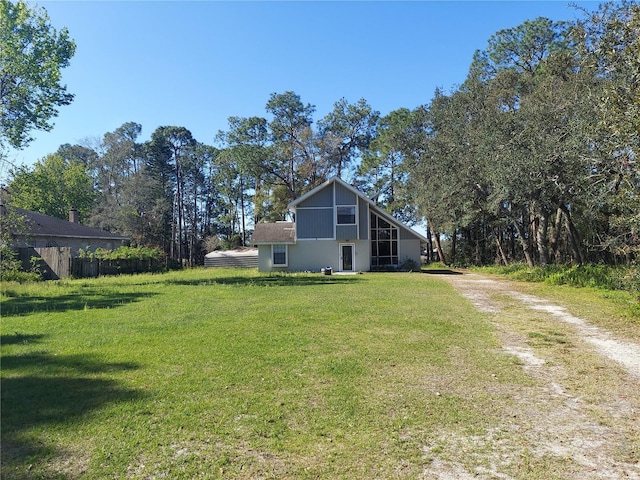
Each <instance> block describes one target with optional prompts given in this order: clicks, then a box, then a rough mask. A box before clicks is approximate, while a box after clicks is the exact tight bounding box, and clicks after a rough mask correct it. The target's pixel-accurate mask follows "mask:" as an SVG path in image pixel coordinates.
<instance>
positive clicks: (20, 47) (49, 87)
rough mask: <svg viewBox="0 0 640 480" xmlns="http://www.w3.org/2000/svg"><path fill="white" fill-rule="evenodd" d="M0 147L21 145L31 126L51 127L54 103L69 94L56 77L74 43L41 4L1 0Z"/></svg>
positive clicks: (27, 139)
mask: <svg viewBox="0 0 640 480" xmlns="http://www.w3.org/2000/svg"><path fill="white" fill-rule="evenodd" d="M0 45H2V47H1V48H0V146H3V145H4V144H5V143H7V144H8V145H11V146H12V147H14V148H22V147H25V146H26V145H28V144H29V142H30V141H31V140H33V138H32V137H31V134H30V132H31V131H32V130H45V131H48V130H51V129H52V128H53V124H52V123H51V118H52V117H55V116H57V114H58V110H57V108H58V107H59V106H61V105H68V104H70V103H71V101H72V100H73V95H72V94H70V93H68V92H67V87H66V85H62V84H61V83H60V82H61V72H60V71H61V69H62V68H64V67H66V66H68V65H69V60H70V59H71V57H72V56H73V54H74V53H75V49H76V45H75V43H74V41H73V40H71V39H70V38H69V32H68V31H67V29H66V28H63V29H62V30H60V32H58V31H56V30H55V29H54V28H53V27H52V26H51V24H50V23H49V17H48V15H47V13H46V12H45V11H44V10H43V9H35V8H30V7H29V6H28V5H27V3H25V2H23V1H21V0H19V1H18V2H16V3H12V2H10V1H8V0H0Z"/></svg>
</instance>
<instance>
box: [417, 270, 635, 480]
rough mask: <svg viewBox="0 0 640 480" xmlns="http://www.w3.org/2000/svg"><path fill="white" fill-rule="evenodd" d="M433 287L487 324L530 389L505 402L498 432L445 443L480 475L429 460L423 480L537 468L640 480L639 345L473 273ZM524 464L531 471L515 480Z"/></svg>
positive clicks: (511, 286) (446, 462)
mask: <svg viewBox="0 0 640 480" xmlns="http://www.w3.org/2000/svg"><path fill="white" fill-rule="evenodd" d="M439 278H441V279H442V280H444V281H447V282H450V283H451V284H452V285H453V287H454V288H455V289H456V290H458V291H459V293H460V294H461V295H463V296H464V297H465V298H467V299H468V300H470V301H471V302H472V303H473V305H474V306H475V307H476V309H477V310H478V311H480V312H483V313H485V314H487V315H488V316H489V318H490V321H491V322H492V324H493V325H494V327H495V330H496V334H497V338H498V341H499V343H500V345H501V348H502V349H503V351H504V352H506V353H507V354H510V355H513V356H515V357H517V359H519V364H520V366H521V368H523V369H524V371H525V372H526V374H527V375H528V376H529V377H530V378H531V380H532V382H531V385H530V386H525V387H522V388H514V390H513V391H511V392H506V394H507V395H512V396H513V398H514V399H515V400H516V401H515V404H514V406H513V407H509V408H512V409H513V411H501V413H500V415H503V416H504V425H503V426H502V427H501V428H500V429H498V431H496V432H495V433H493V434H491V435H489V437H490V438H473V439H469V438H450V439H447V443H448V444H450V445H454V446H457V447H458V448H459V449H460V450H461V451H472V452H474V451H475V452H484V453H478V455H483V454H484V455H485V457H484V458H482V459H478V462H476V465H477V464H484V465H485V466H483V467H477V466H476V467H474V468H472V469H470V468H469V466H468V465H466V466H465V465H462V464H460V463H457V462H455V461H452V457H451V456H449V457H447V458H440V457H439V456H438V455H432V457H433V458H434V461H433V462H432V463H431V465H430V467H429V469H427V471H425V478H428V479H431V478H433V479H462V480H464V479H467V478H469V479H470V478H488V479H493V478H536V475H535V469H536V465H538V466H540V465H541V464H545V462H546V465H543V467H542V468H541V469H540V471H545V472H547V474H548V472H549V471H550V468H549V465H556V464H557V465H559V466H560V468H559V469H558V474H557V476H551V477H548V476H546V477H544V478H576V479H640V345H638V344H635V343H632V342H628V341H622V340H620V339H617V338H615V336H614V335H612V334H611V333H609V332H607V331H605V330H603V329H602V328H598V327H596V326H593V325H591V324H589V322H588V321H586V320H584V319H581V318H578V317H575V316H573V315H571V313H569V312H568V311H567V310H566V309H565V308H563V307H562V306H561V305H557V304H554V303H552V302H549V301H547V300H545V299H543V298H538V297H535V296H532V295H528V294H525V293H522V292H520V291H518V289H517V286H516V285H515V284H512V283H510V282H508V281H504V280H497V279H494V278H490V277H485V276H482V275H478V274H473V273H465V274H463V275H459V274H458V275H439ZM503 410H504V409H503ZM507 410H508V409H507ZM523 455H529V456H530V457H531V469H530V470H529V472H528V473H526V472H525V471H523V470H522V469H517V470H516V471H517V472H518V473H517V474H516V475H515V476H514V474H513V472H514V469H513V464H514V463H515V462H518V463H519V464H522V458H523ZM516 458H517V459H518V460H516ZM524 470H526V469H524ZM551 470H553V468H551ZM538 478H542V477H538Z"/></svg>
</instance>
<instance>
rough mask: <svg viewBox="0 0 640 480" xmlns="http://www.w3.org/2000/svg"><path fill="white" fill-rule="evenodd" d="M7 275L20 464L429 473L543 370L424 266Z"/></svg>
mask: <svg viewBox="0 0 640 480" xmlns="http://www.w3.org/2000/svg"><path fill="white" fill-rule="evenodd" d="M2 288H3V291H2V326H1V333H2V476H3V478H7V479H22V478H47V479H50V478H65V479H67V478H68V479H71V478H88V479H91V478H100V479H102V478H189V479H191V478H225V479H226V478H278V479H282V478H416V477H417V476H420V475H421V474H422V472H423V471H424V469H425V465H428V464H429V462H430V461H431V458H430V453H429V452H437V451H439V449H440V450H441V449H442V448H443V446H442V445H441V444H442V438H443V433H444V432H458V433H460V434H461V435H482V434H483V433H485V432H487V431H489V430H490V429H492V428H494V427H495V426H496V425H498V424H499V423H500V421H501V418H500V411H499V410H496V409H495V408H494V407H495V404H496V402H501V403H502V404H505V403H508V402H509V401H510V400H509V398H508V397H507V396H506V395H504V396H502V397H501V396H500V395H501V394H500V393H499V392H500V391H503V390H504V391H507V390H508V389H506V388H505V389H503V390H501V389H500V385H510V386H513V385H514V384H518V383H521V384H526V383H527V382H530V379H528V377H526V376H525V374H524V373H522V372H521V370H520V369H519V368H514V365H515V364H516V360H515V359H514V358H513V357H510V356H508V355H505V354H504V353H503V352H501V351H500V348H499V345H498V343H497V342H496V340H495V338H494V336H493V334H492V330H491V326H490V325H489V323H488V322H487V320H486V318H485V317H484V316H483V315H482V314H479V313H478V312H476V311H475V310H474V309H473V307H472V306H471V305H470V303H469V302H467V301H463V300H462V299H461V298H460V297H459V296H457V295H456V294H455V293H454V292H453V290H452V289H451V287H450V286H449V285H447V284H446V283H445V282H440V281H439V280H438V279H437V278H435V279H434V278H432V277H430V276H428V275H423V274H416V273H414V274H398V273H394V274H384V273H380V274H365V275H354V276H337V275H332V276H322V275H311V274H309V275H307V274H300V275H274V276H268V275H261V274H258V273H257V272H255V271H238V270H214V269H207V270H204V269H196V270H191V271H185V272H177V273H169V274H163V275H138V276H122V277H111V278H101V279H95V280H69V281H60V282H48V283H39V284H31V285H18V284H11V283H6V284H4V285H3V286H2ZM457 461H461V462H464V461H465V459H457ZM469 461H470V460H469Z"/></svg>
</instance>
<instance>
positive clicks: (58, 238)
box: [10, 207, 129, 257]
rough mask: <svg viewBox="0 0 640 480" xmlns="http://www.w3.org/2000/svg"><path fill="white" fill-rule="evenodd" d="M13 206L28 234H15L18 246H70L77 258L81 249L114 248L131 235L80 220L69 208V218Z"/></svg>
mask: <svg viewBox="0 0 640 480" xmlns="http://www.w3.org/2000/svg"><path fill="white" fill-rule="evenodd" d="M10 208H11V209H12V211H15V212H16V213H17V214H18V215H20V216H21V217H23V218H24V223H25V228H26V232H25V233H20V234H15V235H14V239H15V246H16V247H33V248H38V247H69V248H71V256H74V257H75V256H77V255H78V251H79V250H80V249H83V250H91V251H93V250H95V249H96V248H103V249H106V250H114V249H116V248H118V247H120V246H122V245H125V244H126V243H127V242H128V241H129V238H128V237H123V236H122V235H118V234H115V233H111V232H107V231H106V230H101V229H99V228H93V227H87V226H85V225H82V224H80V223H78V211H77V210H75V209H72V210H70V211H69V221H67V220H61V219H59V218H56V217H51V216H49V215H43V214H42V213H37V212H32V211H30V210H24V209H22V208H13V207H10Z"/></svg>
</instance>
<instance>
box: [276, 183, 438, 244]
mask: <svg viewBox="0 0 640 480" xmlns="http://www.w3.org/2000/svg"><path fill="white" fill-rule="evenodd" d="M332 183H338V184H340V185H342V186H343V187H344V188H346V189H347V190H349V191H351V192H353V193H354V194H355V195H357V196H358V197H360V198H361V199H362V200H363V201H365V202H366V203H368V204H369V206H370V207H371V208H372V209H373V210H374V211H375V212H376V213H378V214H379V215H381V216H383V217H385V218H386V219H387V220H388V221H389V222H391V223H393V224H395V225H398V226H401V227H402V228H404V229H406V230H408V231H409V232H411V233H412V234H413V235H415V236H416V237H418V238H419V239H420V240H421V241H422V242H428V241H429V240H428V239H427V238H426V237H425V236H424V235H421V234H419V233H418V232H416V231H415V230H414V229H413V228H411V227H410V226H409V225H406V224H404V223H403V222H401V221H400V220H398V219H397V218H395V217H394V216H393V215H391V214H390V213H388V212H386V211H384V210H383V209H382V208H380V207H378V205H376V202H375V201H374V200H372V199H371V198H368V197H367V196H366V195H365V194H363V193H362V192H361V191H360V190H358V189H357V188H356V187H354V186H353V185H349V184H348V183H347V182H345V181H344V180H342V179H341V178H340V177H338V176H333V177H331V178H330V179H329V180H327V181H326V182H324V183H323V184H321V185H318V186H317V187H316V188H314V189H312V190H310V191H308V192H307V193H305V194H304V195H302V196H301V197H299V198H296V199H295V200H294V201H293V202H291V203H290V204H289V205H288V207H289V208H290V209H291V210H295V209H296V207H297V206H298V205H299V204H300V203H302V202H304V201H305V200H306V199H308V198H309V197H311V196H313V195H315V194H316V193H317V192H318V191H320V190H322V189H323V188H326V187H328V186H329V185H331V184H332Z"/></svg>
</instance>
